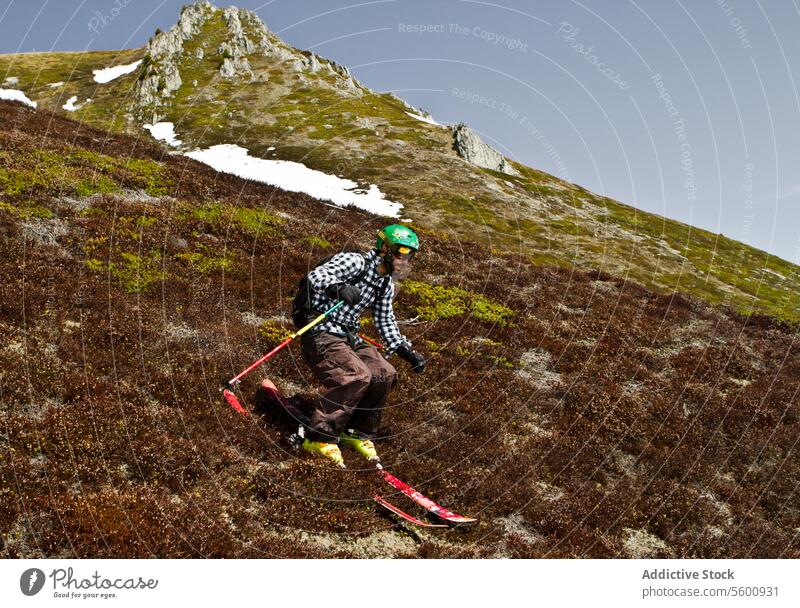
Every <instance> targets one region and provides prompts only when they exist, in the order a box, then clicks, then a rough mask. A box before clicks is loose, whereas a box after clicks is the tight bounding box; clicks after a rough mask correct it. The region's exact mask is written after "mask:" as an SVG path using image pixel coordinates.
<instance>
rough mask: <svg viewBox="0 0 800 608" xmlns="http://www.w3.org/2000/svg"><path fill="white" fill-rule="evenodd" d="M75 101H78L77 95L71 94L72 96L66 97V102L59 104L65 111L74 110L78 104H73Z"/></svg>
mask: <svg viewBox="0 0 800 608" xmlns="http://www.w3.org/2000/svg"><path fill="white" fill-rule="evenodd" d="M76 101H78V96H77V95H73V96H72V97H70V98H69V99H67V103H65V104H64V105H63V106H61V107H62V108H63V109H64V110H66V111H67V112H74V111H75V110H77V109H78V106H76V105H75V102H76Z"/></svg>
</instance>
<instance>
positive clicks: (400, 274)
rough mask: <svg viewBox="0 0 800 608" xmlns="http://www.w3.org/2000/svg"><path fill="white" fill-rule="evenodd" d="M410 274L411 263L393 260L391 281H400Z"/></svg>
mask: <svg viewBox="0 0 800 608" xmlns="http://www.w3.org/2000/svg"><path fill="white" fill-rule="evenodd" d="M409 274H411V263H410V262H407V261H405V260H394V263H393V264H392V280H394V281H402V280H403V279H405V278H406V277H408V275H409Z"/></svg>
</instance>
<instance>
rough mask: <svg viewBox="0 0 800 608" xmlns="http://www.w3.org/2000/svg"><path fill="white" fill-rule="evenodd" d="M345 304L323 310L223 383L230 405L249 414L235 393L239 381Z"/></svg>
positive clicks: (224, 392) (341, 302) (339, 303)
mask: <svg viewBox="0 0 800 608" xmlns="http://www.w3.org/2000/svg"><path fill="white" fill-rule="evenodd" d="M343 305H344V301H342V300H340V301H339V302H337V303H336V304H334V305H333V306H331V307H330V308H329V309H328V310H326V311H325V312H323V313H322V314H321V315H320V316H318V317H317V318H316V319H314V320H313V321H311V322H310V323H309V324H308V325H306V326H305V327H301V328H300V329H298V330H297V331H296V332H294V333H293V334H292V335H291V336H289V337H288V338H286V339H285V340H284V341H283V342H281V343H280V344H278V346H276V347H275V348H273V349H272V350H271V351H269V352H268V353H267V354H266V355H264V356H263V357H261V358H260V359H259V360H258V361H254V362H253V363H251V364H250V365H249V366H248V367H247V369H244V370H242V371H241V372H239V373H238V374H236V375H235V376H234V377H233V378H231V379H230V380H228V381H226V382H224V383H223V386H224V389H223V391H222V396H223V397H225V401H227V402H228V404H229V405H230V406H231V407H232V408H233V409H235V410H236V411H237V412H239V413H240V414H247V410H246V409H244V408H243V407H242V404H241V403H239V399H237V398H236V395H234V394H233V390H234V389H236V386H237V385H238V384H239V383H240V382H241V381H242V378H244V377H245V376H246V375H247V374H249V373H250V372H252V371H253V370H254V369H255V368H257V367H258V366H259V365H261V364H262V363H264V361H266V360H267V359H269V358H270V357H272V356H273V355H275V353H277V352H279V351H281V350H282V349H284V348H285V347H286V346H288V345H289V343H290V342H291V341H292V340H294V339H295V338H297V337H298V336H301V335H303V334H304V333H305V332H307V331H308V330H309V329H311V328H312V327H314V326H315V325H316V324H317V323H319V322H320V321H322V320H323V319H325V317H327V316H328V315H329V314H331V313H332V312H334V311H336V310H338V309H339V308H340V307H342V306H343Z"/></svg>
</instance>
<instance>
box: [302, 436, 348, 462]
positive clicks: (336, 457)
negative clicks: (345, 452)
mask: <svg viewBox="0 0 800 608" xmlns="http://www.w3.org/2000/svg"><path fill="white" fill-rule="evenodd" d="M303 449H304V450H305V451H306V452H310V453H311V454H318V455H320V456H322V457H323V458H325V459H327V460H330V461H331V462H332V463H333V464H335V465H336V466H338V467H341V468H342V469H344V468H346V467H345V466H344V458H342V452H341V450H339V446H338V445H336V444H335V443H324V442H322V441H309V440H308V439H305V440H304V441H303Z"/></svg>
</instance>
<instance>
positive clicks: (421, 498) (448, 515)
mask: <svg viewBox="0 0 800 608" xmlns="http://www.w3.org/2000/svg"><path fill="white" fill-rule="evenodd" d="M381 475H383V478H384V479H385V480H386V481H388V482H389V484H390V485H391V486H392V487H394V488H396V489H397V490H400V491H401V492H402V493H403V494H405V495H406V496H408V497H409V498H410V499H411V500H413V501H414V502H415V503H417V504H418V505H419V506H421V507H422V508H423V509H426V510H427V511H428V513H430V514H431V515H435V516H436V517H438V518H440V519H443V520H445V521H446V522H448V523H451V524H458V525H468V524H474V523H475V522H476V521H478V520H477V519H475V518H474V517H464V516H463V515H459V514H458V513H453V512H452V511H448V510H447V509H445V508H444V507H443V506H442V505H439V504H436V503H435V502H433V501H432V500H431V499H430V498H428V497H427V496H425V495H424V494H420V493H419V492H417V491H416V490H415V489H414V488H412V487H411V486H410V485H408V484H407V483H406V482H404V481H401V480H399V479H397V477H395V476H394V475H392V474H391V473H390V472H389V471H386V470H382V471H381Z"/></svg>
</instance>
